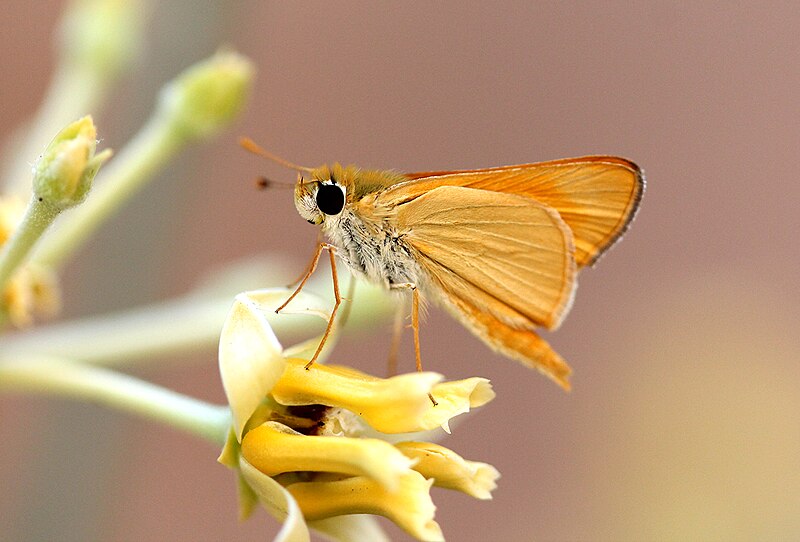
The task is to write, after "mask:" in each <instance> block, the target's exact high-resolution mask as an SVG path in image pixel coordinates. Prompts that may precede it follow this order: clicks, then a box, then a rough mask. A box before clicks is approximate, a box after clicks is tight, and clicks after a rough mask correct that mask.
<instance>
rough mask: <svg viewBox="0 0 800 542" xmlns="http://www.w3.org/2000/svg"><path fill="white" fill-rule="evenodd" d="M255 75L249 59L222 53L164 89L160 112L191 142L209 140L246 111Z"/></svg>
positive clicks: (200, 64) (201, 63) (190, 70)
mask: <svg viewBox="0 0 800 542" xmlns="http://www.w3.org/2000/svg"><path fill="white" fill-rule="evenodd" d="M254 72H255V69H254V67H253V65H252V63H251V62H250V61H249V60H248V59H246V58H245V57H243V56H241V55H239V54H237V53H233V52H219V53H217V54H215V55H214V56H213V57H211V58H209V59H207V60H204V61H202V62H199V63H197V64H195V65H194V66H192V67H190V68H189V69H187V70H186V71H184V72H183V73H182V74H181V75H180V76H178V78H177V79H175V80H173V81H172V82H170V83H169V84H168V85H167V86H166V87H164V89H163V90H162V91H161V96H160V102H159V113H160V114H162V115H164V116H165V117H167V118H168V119H169V120H170V121H171V122H172V124H173V127H174V128H175V130H177V131H178V132H179V133H180V134H181V135H182V136H183V137H185V138H187V139H194V138H204V137H209V136H211V135H213V134H214V133H215V132H217V131H218V130H220V129H221V128H222V127H223V126H225V125H226V124H228V123H229V122H231V121H232V120H233V119H234V118H235V117H236V116H237V115H238V114H239V112H240V111H241V110H242V108H243V107H244V104H245V101H246V99H247V95H248V93H249V90H250V86H251V83H252V80H253V75H254Z"/></svg>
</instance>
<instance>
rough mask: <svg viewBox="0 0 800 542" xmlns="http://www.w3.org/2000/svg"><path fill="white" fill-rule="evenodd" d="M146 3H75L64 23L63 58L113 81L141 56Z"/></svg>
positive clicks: (122, 0) (121, 0)
mask: <svg viewBox="0 0 800 542" xmlns="http://www.w3.org/2000/svg"><path fill="white" fill-rule="evenodd" d="M145 4H146V2H141V1H137V0H73V1H72V2H71V3H70V6H69V8H68V9H67V11H66V13H65V14H64V20H63V22H62V24H61V29H60V30H61V47H60V50H61V52H62V54H63V56H64V59H65V60H66V61H68V62H70V63H72V64H73V65H75V66H80V67H81V68H85V69H89V70H91V71H93V72H95V73H96V74H98V75H99V76H101V77H104V78H112V77H114V76H115V75H116V74H117V73H119V72H120V71H121V70H123V69H124V68H125V67H126V66H128V65H129V64H130V63H131V61H132V59H133V58H134V57H135V56H136V55H137V54H138V52H139V50H140V49H141V42H142V37H143V32H142V29H143V26H144V25H143V22H144V19H145V14H146V12H147V9H146V8H147V6H146V5H145Z"/></svg>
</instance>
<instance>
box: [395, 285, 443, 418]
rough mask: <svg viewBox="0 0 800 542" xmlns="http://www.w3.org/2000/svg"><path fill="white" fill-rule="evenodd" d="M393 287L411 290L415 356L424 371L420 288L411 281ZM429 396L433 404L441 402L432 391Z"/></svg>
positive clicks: (418, 365)
mask: <svg viewBox="0 0 800 542" xmlns="http://www.w3.org/2000/svg"><path fill="white" fill-rule="evenodd" d="M391 288H392V289H398V290H399V289H407V290H411V328H412V329H413V330H414V356H415V357H416V361H417V371H419V372H422V356H421V355H420V350H419V290H417V285H416V284H413V283H411V282H403V283H399V284H392V285H391ZM428 398H429V399H430V400H431V403H433V406H436V405H438V404H439V403H437V402H436V399H434V398H433V395H431V394H430V393H429V394H428Z"/></svg>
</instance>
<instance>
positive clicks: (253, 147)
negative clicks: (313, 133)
mask: <svg viewBox="0 0 800 542" xmlns="http://www.w3.org/2000/svg"><path fill="white" fill-rule="evenodd" d="M239 145H240V146H241V147H242V148H243V149H245V150H247V151H250V152H252V153H253V154H257V155H259V156H263V157H264V158H266V159H268V160H272V161H273V162H275V163H276V164H280V165H282V166H283V167H287V168H289V169H293V170H295V171H300V172H303V171H306V172H310V171H312V169H311V168H310V167H303V166H298V165H297V164H293V163H291V162H289V161H288V160H284V159H283V158H281V157H280V156H276V155H274V154H272V153H271V152H269V151H267V150H265V149H262V148H261V147H260V146H259V145H258V144H256V142H255V141H253V140H252V139H250V138H249V137H240V138H239Z"/></svg>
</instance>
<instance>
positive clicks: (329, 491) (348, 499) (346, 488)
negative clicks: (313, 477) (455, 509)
mask: <svg viewBox="0 0 800 542" xmlns="http://www.w3.org/2000/svg"><path fill="white" fill-rule="evenodd" d="M430 487H431V481H429V480H425V478H424V477H423V476H422V475H421V474H419V473H418V472H415V471H409V472H408V473H406V474H405V475H403V477H402V478H401V479H400V487H399V488H398V490H397V491H395V492H390V491H387V490H386V488H384V487H383V486H381V485H380V484H379V483H378V482H376V481H375V480H372V479H370V478H366V477H363V476H354V477H352V478H345V479H344V480H337V481H331V482H301V483H297V484H292V485H290V486H288V487H287V488H286V489H287V490H288V491H289V493H291V494H292V496H293V497H294V498H295V500H296V501H297V504H298V505H299V506H300V509H301V510H302V511H303V515H304V516H305V518H306V519H307V520H309V521H315V520H320V519H325V518H329V517H333V516H340V515H343V514H377V515H381V516H384V517H387V518H389V519H390V520H392V521H393V522H394V523H396V524H397V525H398V526H399V527H400V528H402V529H403V530H405V531H406V532H407V533H409V534H410V535H411V536H414V537H416V538H417V539H419V540H444V537H443V535H442V530H441V528H440V527H439V524H438V523H436V522H435V521H434V520H433V516H434V512H435V510H436V506H434V504H433V501H432V500H431V497H430V494H429V490H430Z"/></svg>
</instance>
